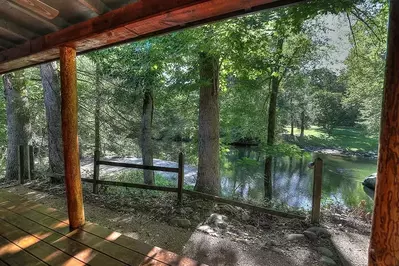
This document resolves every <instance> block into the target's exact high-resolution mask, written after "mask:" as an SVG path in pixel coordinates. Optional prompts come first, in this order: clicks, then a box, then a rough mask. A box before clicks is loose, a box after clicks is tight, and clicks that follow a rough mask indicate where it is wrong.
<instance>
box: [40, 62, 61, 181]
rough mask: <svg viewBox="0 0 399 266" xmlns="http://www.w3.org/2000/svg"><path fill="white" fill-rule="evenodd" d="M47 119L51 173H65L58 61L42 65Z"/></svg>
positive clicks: (41, 71)
mask: <svg viewBox="0 0 399 266" xmlns="http://www.w3.org/2000/svg"><path fill="white" fill-rule="evenodd" d="M40 76H41V80H42V85H43V92H44V106H45V109H46V119H47V139H48V159H49V171H50V172H51V173H56V174H63V172H64V154H63V147H62V128H61V88H60V78H59V75H58V71H57V63H56V62H51V63H45V64H41V65H40Z"/></svg>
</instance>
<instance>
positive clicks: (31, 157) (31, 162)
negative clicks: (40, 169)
mask: <svg viewBox="0 0 399 266" xmlns="http://www.w3.org/2000/svg"><path fill="white" fill-rule="evenodd" d="M28 147H29V148H28V149H29V172H30V178H31V179H34V178H35V174H34V171H35V157H34V154H33V146H32V145H29V146H28Z"/></svg>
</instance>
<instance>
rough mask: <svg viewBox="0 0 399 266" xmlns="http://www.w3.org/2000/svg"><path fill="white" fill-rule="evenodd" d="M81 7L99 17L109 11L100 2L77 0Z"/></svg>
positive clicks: (98, 0)
mask: <svg viewBox="0 0 399 266" xmlns="http://www.w3.org/2000/svg"><path fill="white" fill-rule="evenodd" d="M78 1H79V2H80V3H81V4H82V5H84V6H85V7H87V8H89V9H90V10H92V11H93V12H94V13H96V14H98V15H101V14H104V13H106V12H108V11H110V9H109V8H108V7H107V6H106V5H105V4H104V3H103V2H102V1H101V0H78Z"/></svg>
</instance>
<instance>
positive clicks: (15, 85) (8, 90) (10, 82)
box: [3, 70, 31, 179]
mask: <svg viewBox="0 0 399 266" xmlns="http://www.w3.org/2000/svg"><path fill="white" fill-rule="evenodd" d="M3 83H4V95H5V98H6V111H7V140H8V145H7V168H6V178H7V179H17V178H18V146H19V145H29V144H30V142H31V125H30V121H29V120H30V115H29V103H28V97H27V95H28V94H27V88H26V84H25V78H24V72H23V70H20V71H16V72H14V73H12V74H5V75H4V76H3ZM25 158H27V157H26V156H25ZM28 172H29V169H28V160H25V173H24V176H28Z"/></svg>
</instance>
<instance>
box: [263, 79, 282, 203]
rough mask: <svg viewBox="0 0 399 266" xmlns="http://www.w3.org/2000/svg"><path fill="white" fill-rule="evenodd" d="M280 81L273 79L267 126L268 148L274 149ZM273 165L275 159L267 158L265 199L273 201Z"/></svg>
mask: <svg viewBox="0 0 399 266" xmlns="http://www.w3.org/2000/svg"><path fill="white" fill-rule="evenodd" d="M278 87H279V80H278V78H277V77H273V78H272V83H271V95H270V102H269V115H268V126H267V146H268V147H272V146H273V145H274V139H275V131H276V111H277V110H276V109H277V94H278ZM272 163H273V157H272V156H270V155H269V156H267V157H266V160H265V176H264V186H265V198H267V199H271V198H272V193H273V189H272V187H273V180H272V179H273V177H272Z"/></svg>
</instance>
